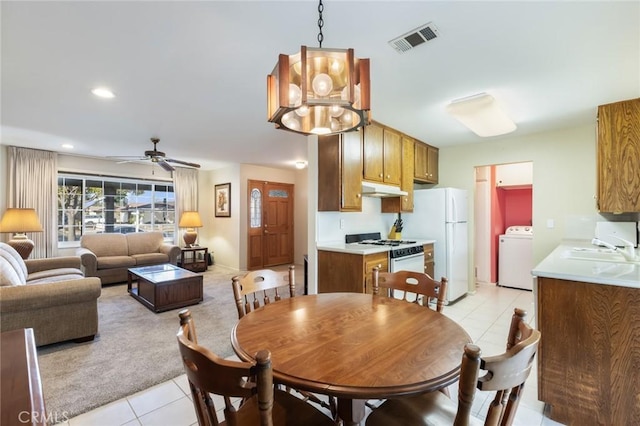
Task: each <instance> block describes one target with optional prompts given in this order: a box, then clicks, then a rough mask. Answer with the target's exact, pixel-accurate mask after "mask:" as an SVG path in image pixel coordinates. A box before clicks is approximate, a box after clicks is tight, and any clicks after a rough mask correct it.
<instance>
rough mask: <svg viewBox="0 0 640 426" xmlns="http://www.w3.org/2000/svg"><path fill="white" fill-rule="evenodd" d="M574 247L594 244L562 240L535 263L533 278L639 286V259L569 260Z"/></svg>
mask: <svg viewBox="0 0 640 426" xmlns="http://www.w3.org/2000/svg"><path fill="white" fill-rule="evenodd" d="M574 248H582V249H584V248H586V249H594V248H597V247H596V246H594V245H592V244H590V243H589V242H585V241H567V242H563V243H562V244H561V245H559V246H558V247H556V248H555V250H553V251H552V252H551V253H550V254H549V255H548V256H547V257H546V258H545V259H544V260H543V261H542V262H540V263H539V264H538V265H536V266H535V267H534V268H533V270H532V271H531V274H532V275H534V276H536V277H546V278H557V279H562V280H571V281H581V282H587V283H593V284H606V285H617V286H621V287H632V288H638V289H640V262H635V263H625V262H612V261H598V260H583V259H572V258H571V253H572V251H573V249H574ZM637 250H638V249H637Z"/></svg>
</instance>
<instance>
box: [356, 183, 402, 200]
mask: <svg viewBox="0 0 640 426" xmlns="http://www.w3.org/2000/svg"><path fill="white" fill-rule="evenodd" d="M403 195H408V194H407V192H406V191H401V190H400V188H399V187H397V186H392V185H384V184H382V183H375V182H366V181H363V182H362V196H363V197H379V198H385V197H401V196H403Z"/></svg>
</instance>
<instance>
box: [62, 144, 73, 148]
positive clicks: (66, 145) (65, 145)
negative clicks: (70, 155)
mask: <svg viewBox="0 0 640 426" xmlns="http://www.w3.org/2000/svg"><path fill="white" fill-rule="evenodd" d="M62 147H63V148H64V149H73V145H71V144H70V143H63V144H62Z"/></svg>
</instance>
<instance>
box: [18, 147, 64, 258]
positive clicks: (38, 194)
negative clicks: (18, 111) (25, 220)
mask: <svg viewBox="0 0 640 426" xmlns="http://www.w3.org/2000/svg"><path fill="white" fill-rule="evenodd" d="M8 152H9V173H8V179H9V185H8V191H9V199H8V204H9V205H8V207H13V208H33V209H35V210H36V213H37V214H38V217H39V218H40V223H41V224H42V228H43V229H44V231H43V232H34V233H32V234H30V235H29V237H30V238H31V239H32V240H33V242H34V243H35V247H34V249H33V252H32V254H31V256H30V257H31V258H46V257H55V256H56V255H57V252H58V195H57V194H58V154H57V153H55V152H51V151H40V150H35V149H29V148H19V147H15V146H9V147H8Z"/></svg>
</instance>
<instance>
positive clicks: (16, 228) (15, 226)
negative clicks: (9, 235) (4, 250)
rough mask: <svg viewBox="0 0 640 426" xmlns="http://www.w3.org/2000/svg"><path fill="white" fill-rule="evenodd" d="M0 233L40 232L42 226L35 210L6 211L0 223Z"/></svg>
mask: <svg viewBox="0 0 640 426" xmlns="http://www.w3.org/2000/svg"><path fill="white" fill-rule="evenodd" d="M0 232H13V233H16V234H24V233H25V232H42V225H41V224H40V219H38V214H37V213H36V211H35V209H15V208H12V209H7V210H6V211H5V212H4V215H2V220H1V221H0Z"/></svg>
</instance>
